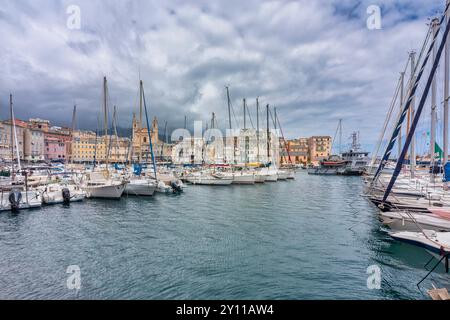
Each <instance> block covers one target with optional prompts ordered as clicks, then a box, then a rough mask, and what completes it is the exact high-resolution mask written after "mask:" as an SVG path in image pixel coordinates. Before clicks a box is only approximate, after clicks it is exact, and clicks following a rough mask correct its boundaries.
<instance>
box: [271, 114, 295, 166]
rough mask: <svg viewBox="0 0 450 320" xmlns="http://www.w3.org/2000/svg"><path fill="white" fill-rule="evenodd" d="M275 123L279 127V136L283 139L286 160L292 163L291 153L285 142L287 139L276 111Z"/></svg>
mask: <svg viewBox="0 0 450 320" xmlns="http://www.w3.org/2000/svg"><path fill="white" fill-rule="evenodd" d="M275 123H277V124H278V128H279V129H280V133H281V138H282V139H283V144H284V148H285V150H286V154H287V156H288V162H289V163H290V164H291V165H292V160H291V153H290V152H289V144H288V143H287V141H286V139H285V137H284V133H283V128H281V123H280V119H279V118H278V115H277V114H276V113H275Z"/></svg>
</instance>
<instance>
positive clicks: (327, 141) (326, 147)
mask: <svg viewBox="0 0 450 320" xmlns="http://www.w3.org/2000/svg"><path fill="white" fill-rule="evenodd" d="M331 140H332V139H331V137H329V136H313V137H310V138H309V141H308V144H309V161H310V162H311V163H312V164H318V163H319V162H320V161H322V160H325V159H327V158H328V157H329V156H330V155H331Z"/></svg>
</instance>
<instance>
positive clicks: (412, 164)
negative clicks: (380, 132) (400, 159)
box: [408, 51, 416, 178]
mask: <svg viewBox="0 0 450 320" xmlns="http://www.w3.org/2000/svg"><path fill="white" fill-rule="evenodd" d="M410 60H411V91H412V89H413V86H414V83H415V82H416V81H415V79H416V77H415V75H414V70H415V68H416V53H415V52H414V51H411V52H410ZM415 104H416V98H415V96H413V97H411V106H410V110H411V113H410V116H411V119H414V117H415V113H416V111H415V108H416V107H415ZM411 125H412V123H411ZM408 129H409V130H411V128H408ZM409 167H410V173H411V178H414V175H415V171H416V146H415V133H413V136H412V139H411V144H410V151H409Z"/></svg>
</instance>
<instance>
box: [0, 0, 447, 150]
mask: <svg viewBox="0 0 450 320" xmlns="http://www.w3.org/2000/svg"><path fill="white" fill-rule="evenodd" d="M373 4H375V5H379V6H380V7H381V10H382V29H381V30H369V29H368V28H367V26H366V20H367V18H368V14H367V12H366V10H367V8H368V6H370V5H373ZM70 5H78V6H79V8H80V9H81V28H80V29H79V30H71V29H69V28H68V27H67V19H68V18H69V15H68V14H67V12H66V11H67V8H68V7H69V6H70ZM443 5H444V1H443V0H422V1H410V0H397V1H396V0H368V1H366V0H362V1H357V0H305V1H303V0H300V1H267V2H265V1H260V0H258V1H252V0H250V1H242V0H239V1H234V0H231V1H210V0H199V1H185V0H182V1H181V0H180V1H148V0H145V1H144V0H142V1H140V0H132V1H129V0H116V1H112V0H108V1H106V0H103V1H100V0H89V1H87V0H86V1H78V0H70V1H57V0H54V1H50V0H48V1H47V0H39V1H34V0H33V1H31V0H28V1H23V0H2V1H1V5H0V65H1V73H0V109H1V111H0V115H1V116H2V117H6V116H7V105H8V95H9V92H12V93H13V95H14V101H15V108H16V113H17V116H18V117H20V118H24V119H27V118H30V117H41V118H46V119H50V120H51V121H52V122H54V123H55V124H59V125H69V124H70V122H71V113H72V105H73V104H74V102H76V104H77V106H78V125H79V127H80V128H95V127H96V125H97V115H98V113H99V112H100V110H101V97H102V78H103V76H106V77H107V78H108V81H109V92H110V102H111V105H117V107H118V110H119V125H120V126H121V127H129V126H131V117H132V112H133V111H137V101H138V80H139V74H140V76H141V78H142V79H143V81H144V86H145V91H146V97H147V100H148V102H149V107H150V110H149V111H150V114H151V116H154V115H156V116H157V117H158V118H159V119H160V123H164V121H168V122H169V127H170V128H175V127H180V126H183V123H184V115H187V117H188V120H189V122H191V121H193V120H194V119H200V120H205V121H206V120H207V119H209V118H210V116H211V113H212V112H216V114H217V117H218V120H219V124H220V125H221V126H222V127H225V126H226V123H227V117H228V116H227V101H226V91H225V86H226V85H228V86H230V90H231V97H232V100H233V106H234V109H235V113H236V117H237V120H238V121H240V122H241V124H242V98H244V97H246V98H247V101H248V104H249V108H250V111H251V112H252V116H253V121H255V117H256V116H255V109H256V108H255V99H256V97H257V96H259V97H260V101H261V104H262V105H265V104H267V103H269V104H270V105H273V106H276V107H277V108H278V110H279V117H280V120H281V122H282V125H283V127H284V131H285V135H286V136H288V137H299V136H310V135H334V132H335V129H336V126H337V122H338V119H340V118H342V119H344V128H345V129H346V131H348V133H349V132H350V130H359V131H360V132H361V139H362V140H363V142H364V143H365V144H372V143H374V141H375V140H376V137H377V136H378V132H379V130H380V128H381V126H382V124H383V121H384V117H385V114H386V111H387V109H388V107H389V102H390V100H391V98H392V95H393V92H394V89H395V84H396V81H397V79H398V77H399V71H401V69H402V68H403V66H404V64H405V62H406V59H407V56H408V51H410V50H412V49H416V50H419V49H420V46H421V44H422V41H423V38H424V35H425V33H426V31H427V26H426V24H427V22H428V18H429V17H431V16H433V15H435V14H437V13H438V12H439V11H442V10H443Z"/></svg>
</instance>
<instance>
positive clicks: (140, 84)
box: [138, 80, 148, 163]
mask: <svg viewBox="0 0 450 320" xmlns="http://www.w3.org/2000/svg"><path fill="white" fill-rule="evenodd" d="M143 95H144V85H143V83H142V80H139V128H138V130H139V134H138V139H139V159H138V160H139V163H141V161H142V144H143V143H142V137H141V134H142V129H143V125H142V103H143ZM147 130H148V129H147Z"/></svg>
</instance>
